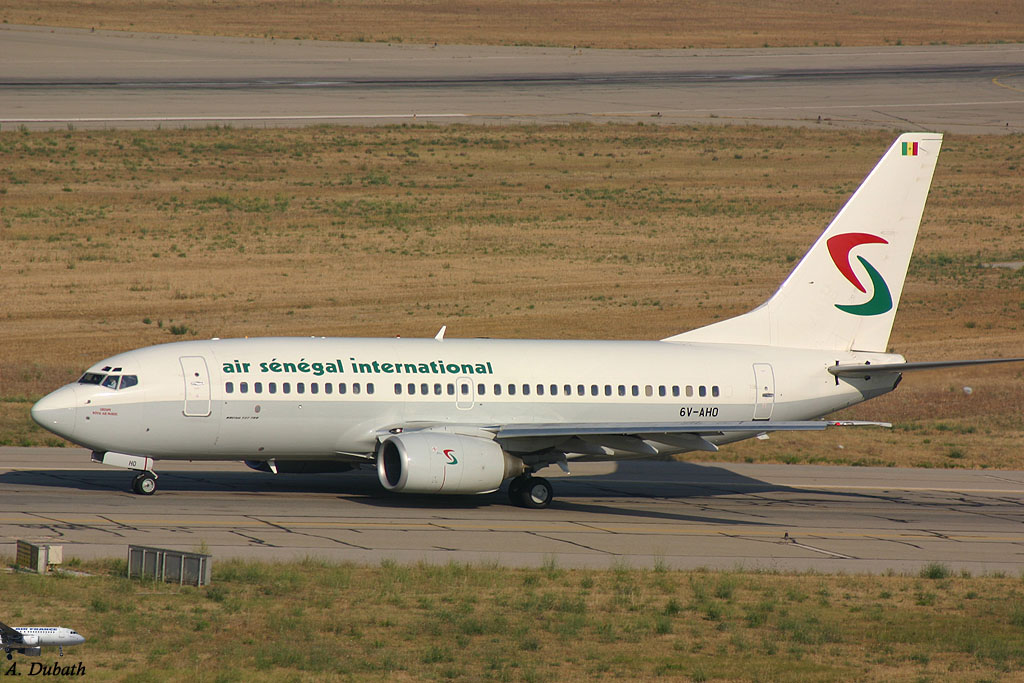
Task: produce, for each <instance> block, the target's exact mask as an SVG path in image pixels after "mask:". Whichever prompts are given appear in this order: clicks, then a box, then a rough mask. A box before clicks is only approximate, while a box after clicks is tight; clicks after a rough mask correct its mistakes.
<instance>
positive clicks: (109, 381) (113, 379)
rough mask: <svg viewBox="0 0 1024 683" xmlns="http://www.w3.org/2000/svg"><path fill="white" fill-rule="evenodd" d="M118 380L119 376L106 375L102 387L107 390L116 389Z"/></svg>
mask: <svg viewBox="0 0 1024 683" xmlns="http://www.w3.org/2000/svg"><path fill="white" fill-rule="evenodd" d="M119 379H121V376H120V375H108V376H107V378H106V379H105V380H103V386H105V387H106V388H107V389H117V380H119Z"/></svg>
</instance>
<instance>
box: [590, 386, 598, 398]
mask: <svg viewBox="0 0 1024 683" xmlns="http://www.w3.org/2000/svg"><path fill="white" fill-rule="evenodd" d="M590 395H591V396H597V385H596V384H591V385H590Z"/></svg>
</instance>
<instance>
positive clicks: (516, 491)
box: [508, 474, 554, 510]
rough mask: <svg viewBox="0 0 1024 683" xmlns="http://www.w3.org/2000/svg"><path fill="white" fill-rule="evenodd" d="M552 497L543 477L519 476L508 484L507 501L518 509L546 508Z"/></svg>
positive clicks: (546, 481)
mask: <svg viewBox="0 0 1024 683" xmlns="http://www.w3.org/2000/svg"><path fill="white" fill-rule="evenodd" d="M553 497H554V491H553V490H552V488H551V484H550V483H548V480H547V479H545V478H544V477H535V476H533V475H532V474H521V475H519V476H518V477H516V478H515V479H513V480H512V481H510V482H509V483H508V499H509V500H510V501H511V502H512V504H513V505H518V506H519V507H524V508H533V509H535V510H539V509H541V508H546V507H547V506H548V505H550V504H551V499H552V498H553Z"/></svg>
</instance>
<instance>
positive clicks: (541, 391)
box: [537, 384, 544, 396]
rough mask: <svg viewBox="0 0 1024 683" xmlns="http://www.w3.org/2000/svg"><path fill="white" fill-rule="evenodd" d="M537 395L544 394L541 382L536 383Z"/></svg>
mask: <svg viewBox="0 0 1024 683" xmlns="http://www.w3.org/2000/svg"><path fill="white" fill-rule="evenodd" d="M537 395H538V396H543V395H544V385H543V384H538V385H537Z"/></svg>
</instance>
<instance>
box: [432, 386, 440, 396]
mask: <svg viewBox="0 0 1024 683" xmlns="http://www.w3.org/2000/svg"><path fill="white" fill-rule="evenodd" d="M440 395H441V385H440V384H439V383H437V384H434V396H440Z"/></svg>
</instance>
